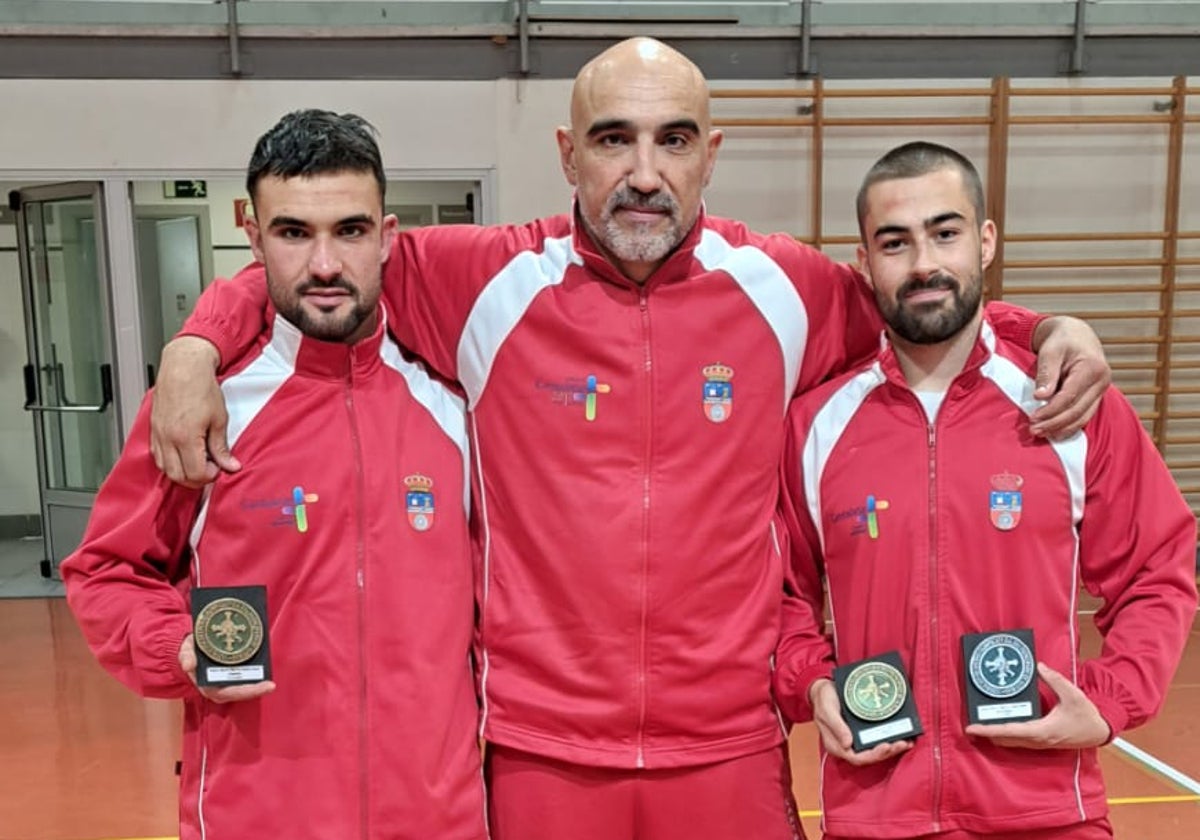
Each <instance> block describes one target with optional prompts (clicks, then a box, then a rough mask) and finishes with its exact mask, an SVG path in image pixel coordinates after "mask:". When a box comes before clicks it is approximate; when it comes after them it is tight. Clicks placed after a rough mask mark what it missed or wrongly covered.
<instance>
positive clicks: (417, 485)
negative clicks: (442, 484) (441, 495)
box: [404, 473, 433, 531]
mask: <svg viewBox="0 0 1200 840" xmlns="http://www.w3.org/2000/svg"><path fill="white" fill-rule="evenodd" d="M404 486H405V487H406V488H408V489H407V491H406V492H405V494H404V506H405V508H406V509H407V511H408V523H409V524H410V525H412V526H413V528H415V529H416V530H418V531H428V530H429V529H430V528H432V527H433V479H432V478H430V477H429V476H427V475H421V474H420V473H417V474H416V475H409V476H405V477H404Z"/></svg>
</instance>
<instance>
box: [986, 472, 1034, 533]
mask: <svg viewBox="0 0 1200 840" xmlns="http://www.w3.org/2000/svg"><path fill="white" fill-rule="evenodd" d="M1024 483H1025V479H1023V478H1021V476H1019V475H1015V474H1013V473H1010V472H1003V473H999V474H998V475H994V476H992V491H991V493H990V495H989V496H988V509H989V512H990V514H991V517H992V524H993V525H995V526H996V527H997V528H999V529H1000V530H1001V531H1011V530H1012V529H1013V528H1016V527H1017V524H1018V523H1019V522H1020V521H1021V485H1022V484H1024Z"/></svg>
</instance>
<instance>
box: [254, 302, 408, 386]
mask: <svg viewBox="0 0 1200 840" xmlns="http://www.w3.org/2000/svg"><path fill="white" fill-rule="evenodd" d="M267 315H268V317H269V318H270V323H271V337H270V339H269V340H268V341H267V347H266V348H264V352H275V353H277V354H278V355H279V356H281V357H282V358H283V359H285V360H290V361H291V363H292V366H293V368H294V369H295V372H296V373H297V374H299V375H301V376H311V377H315V378H319V379H346V378H350V379H357V378H359V377H362V376H366V375H368V374H370V373H371V372H372V371H374V370H375V369H376V368H378V367H379V365H380V364H381V358H380V350H381V347H382V345H383V342H384V337H385V335H386V334H387V310H386V308H384V306H383V305H382V304H380V305H379V317H378V318H377V319H376V323H375V330H374V332H372V333H371V334H370V335H369V336H367V337H366V338H363V339H361V340H359V341H356V342H355V343H354V344H343V343H342V342H338V341H321V340H319V339H316V338H311V337H309V336H307V335H304V334H303V333H301V332H300V330H299V329H298V328H297V327H296V325H295V324H293V323H292V322H291V321H288V320H287V319H285V318H284V317H283V316H282V315H280V314H279V313H278V312H276V311H275V307H274V306H271V305H270V304H269V303H268V305H267Z"/></svg>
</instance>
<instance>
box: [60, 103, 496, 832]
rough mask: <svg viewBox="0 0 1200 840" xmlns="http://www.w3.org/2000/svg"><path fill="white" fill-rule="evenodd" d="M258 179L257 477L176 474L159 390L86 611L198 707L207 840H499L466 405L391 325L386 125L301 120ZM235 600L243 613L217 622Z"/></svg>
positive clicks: (235, 426)
mask: <svg viewBox="0 0 1200 840" xmlns="http://www.w3.org/2000/svg"><path fill="white" fill-rule="evenodd" d="M247 185H248V187H249V189H250V193H251V196H252V197H253V201H254V215H253V216H252V217H249V218H248V219H247V220H246V233H247V236H248V237H249V239H250V243H251V247H252V248H253V250H254V254H255V257H257V259H258V260H259V261H260V262H261V263H262V264H263V266H264V268H265V278H263V277H262V276H261V275H260V278H259V282H261V283H264V285H265V290H266V293H267V296H268V297H269V299H270V302H271V307H272V312H271V315H270V318H269V324H268V325H267V326H266V328H265V329H264V330H263V331H262V334H261V335H260V336H259V337H258V339H257V340H256V342H255V343H254V345H253V346H252V347H250V348H249V349H247V350H245V351H244V352H242V353H241V354H240V355H239V356H238V357H237V358H235V359H231V361H230V365H229V366H228V371H227V373H226V374H225V375H224V377H223V378H222V381H221V384H220V388H221V392H222V394H223V395H224V398H225V399H226V401H227V404H228V406H229V413H230V424H229V436H230V442H231V444H232V446H233V451H234V452H236V453H237V454H238V456H239V457H240V458H242V459H243V460H244V462H245V463H246V468H245V469H243V470H241V471H240V472H237V473H228V474H223V475H221V476H220V477H219V478H218V479H217V480H216V481H215V482H213V483H212V484H211V485H210V486H209V487H207V488H206V489H205V490H204V491H199V490H191V489H188V488H185V487H182V486H180V485H177V484H172V483H171V482H169V481H167V480H166V479H165V478H164V477H163V476H162V475H161V474H160V472H159V471H158V469H157V468H156V467H155V465H154V460H153V458H152V456H151V454H150V450H149V399H147V401H146V402H145V403H144V404H143V406H142V409H141V411H140V412H139V414H138V417H137V421H136V422H135V425H134V428H133V430H132V432H131V434H130V437H129V441H128V443H127V445H126V447H125V450H124V452H122V454H121V457H120V459H119V460H118V462H117V464H116V466H115V468H114V469H113V471H112V473H111V474H110V476H109V477H108V479H107V480H106V481H105V483H104V486H103V487H102V488H101V489H100V492H99V494H98V496H97V498H96V504H95V507H94V509H93V512H92V518H91V521H90V522H89V523H88V528H87V532H86V533H85V535H84V539H83V542H82V544H81V545H80V547H79V549H78V550H77V551H76V552H75V553H74V554H72V555H71V556H70V557H68V558H67V559H66V560H65V561H64V563H63V566H62V573H63V580H64V582H65V583H66V589H67V598H68V601H69V603H70V606H71V609H72V610H73V611H74V613H75V615H76V617H77V618H78V620H79V624H80V626H81V627H82V629H83V632H84V636H85V637H86V639H87V641H88V644H89V645H90V646H91V648H92V650H93V652H94V653H95V654H96V656H97V657H98V658H99V660H100V662H101V664H102V665H103V666H104V667H105V668H107V669H108V670H109V671H110V672H111V673H113V674H114V675H115V676H116V677H117V678H118V679H119V680H121V681H122V682H123V683H125V684H126V685H128V686H129V687H130V688H132V689H133V690H134V691H137V692H138V693H139V694H142V695H144V696H147V697H163V698H175V697H178V698H181V699H182V700H183V702H184V738H183V761H182V764H181V773H180V803H179V816H180V838H181V840H200V838H206V840H245V838H253V837H263V838H267V837H280V838H283V837H286V838H312V840H318V838H319V840H327V839H328V838H351V837H356V838H362V840H368V838H380V839H381V840H382V838H388V840H400V839H401V838H408V840H484V838H486V837H487V830H486V826H485V820H484V803H483V785H482V779H481V771H480V757H479V750H478V744H477V742H476V737H475V731H476V727H477V722H478V710H477V705H476V702H475V691H474V681H473V678H472V675H471V670H470V662H469V660H470V644H471V634H472V611H471V591H472V580H471V563H470V558H469V537H468V532H467V507H468V481H467V440H466V428H465V416H464V413H463V406H462V403H461V400H460V399H459V398H458V397H456V396H455V395H453V394H452V393H450V392H449V391H447V390H446V389H445V388H444V387H443V386H441V385H439V384H438V383H437V382H435V381H433V380H432V379H431V378H430V377H429V375H428V374H427V373H426V372H425V370H424V369H423V368H422V367H421V366H420V365H418V364H415V363H413V362H411V361H409V360H408V359H406V358H405V357H404V356H403V355H402V354H401V351H400V350H399V348H398V347H397V345H396V344H395V343H394V342H393V341H392V340H391V339H390V338H388V336H387V335H386V331H385V326H386V324H387V320H388V319H387V313H386V310H385V308H384V306H383V305H382V304H381V303H380V299H379V298H380V280H381V273H382V263H383V261H384V260H385V259H386V258H387V256H388V253H389V251H390V248H391V246H392V240H393V239H394V237H395V235H396V229H397V223H396V219H395V217H393V216H385V215H384V213H383V194H384V193H383V191H384V188H385V184H384V181H383V169H382V165H381V163H380V155H379V149H378V148H377V146H376V144H375V140H374V138H373V137H372V129H371V127H370V126H369V125H368V124H367V123H366V122H365V121H364V120H362V119H360V118H359V117H356V116H354V115H351V114H345V115H338V114H334V113H331V112H329V111H298V112H296V113H292V114H288V115H287V116H285V117H284V118H283V119H282V120H280V122H279V123H278V124H277V125H276V126H275V127H274V128H272V129H271V130H270V131H268V132H267V133H266V134H265V135H263V137H262V138H261V139H260V140H259V143H258V145H257V147H256V148H255V152H254V158H253V161H252V163H251V174H250V177H249V178H248V180H247ZM213 587H218V588H221V589H222V592H224V593H227V594H228V595H229V599H232V600H228V599H226V600H222V601H220V602H218V603H221V604H222V610H223V611H218V612H214V613H213V614H212V616H211V617H210V618H206V617H205V616H206V613H205V611H204V610H201V611H200V613H199V615H198V617H197V619H196V623H195V626H194V627H193V619H192V613H191V610H190V608H189V603H190V602H192V601H194V600H195V599H198V598H201V597H202V596H205V597H206V596H207V594H208V592H209V590H210V588H213ZM245 587H265V589H266V596H265V613H266V615H265V621H264V620H263V619H264V616H262V615H261V613H260V612H259V611H257V610H256V609H254V606H255V605H254V603H253V600H252V599H250V598H249V596H246V597H245V598H243V597H241V593H243V592H245V591H247V590H245V589H243V588H245ZM228 588H233V589H232V590H230V589H228ZM201 603H204V601H203V600H200V601H196V605H197V606H199V604H201ZM255 628H257V629H255ZM193 633H194V634H195V635H196V636H200V637H202V638H201V639H200V641H199V647H200V648H201V650H202V651H203V652H204V653H205V654H206V656H208V657H216V658H217V661H218V662H222V663H225V664H223V665H217V666H213V667H209V664H208V662H207V661H206V660H200V661H199V662H198V655H197V652H196V645H195V644H194V641H193ZM214 634H215V636H216V637H217V638H218V639H219V640H224V644H225V647H226V648H231V649H234V650H236V651H237V652H238V653H239V654H241V653H244V651H242V650H241V646H242V644H243V643H247V642H248V641H249V640H250V639H252V638H260V637H262V636H265V637H266V639H267V640H268V647H269V657H270V662H269V666H270V669H271V677H272V679H270V680H263V679H261V676H265V674H266V670H265V669H266V667H267V664H266V663H263V662H257V661H256V660H254V659H251V660H249V662H248V663H243V662H242V661H241V659H240V656H239V657H232V656H231V657H230V658H229V660H228V661H227V660H225V659H224V658H222V657H221V654H222V653H223V649H222V647H221V644H218V645H217V646H216V648H215V649H214V648H213V646H212V644H211V637H212V636H213V635H214ZM206 645H207V646H206ZM230 662H234V663H235V664H233V665H231V664H229V663H230ZM198 668H203V678H202V679H199V680H198V675H197V670H198ZM252 668H262V669H263V671H262V672H261V673H260V674H259V675H257V676H259V678H258V679H257V680H256V681H251V682H248V683H244V684H222V683H223V681H226V680H228V681H229V682H237V681H239V680H241V679H250V680H254V679H255V676H256V674H254V673H252V672H251V669H252Z"/></svg>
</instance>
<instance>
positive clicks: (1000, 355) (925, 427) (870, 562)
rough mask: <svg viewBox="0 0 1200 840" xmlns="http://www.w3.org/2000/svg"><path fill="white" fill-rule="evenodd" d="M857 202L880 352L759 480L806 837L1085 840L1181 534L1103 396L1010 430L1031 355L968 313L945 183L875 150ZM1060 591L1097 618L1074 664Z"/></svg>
mask: <svg viewBox="0 0 1200 840" xmlns="http://www.w3.org/2000/svg"><path fill="white" fill-rule="evenodd" d="M859 195H860V202H859V224H860V227H861V228H862V232H863V234H862V244H861V245H860V246H859V249H858V256H859V265H860V267H861V268H862V271H863V273H864V274H865V275H866V277H867V279H868V281H869V282H870V284H871V287H872V288H873V289H874V292H875V298H876V301H877V302H878V304H879V309H880V311H881V312H882V313H883V317H884V320H885V322H886V324H887V331H886V333H887V342H886V346H885V347H884V349H883V350H882V351H880V353H879V354H878V356H877V357H876V358H875V359H874V361H872V362H871V363H870V364H869V365H868V366H866V367H864V368H862V369H861V370H859V371H857V372H854V373H851V374H847V375H846V376H844V377H841V378H838V379H835V380H833V381H831V382H828V383H826V384H824V385H822V386H821V387H819V388H817V389H815V390H813V391H811V392H809V393H808V394H805V395H803V396H801V397H800V398H799V399H797V400H796V402H795V404H794V406H793V408H792V410H791V414H790V424H789V437H788V443H787V445H786V447H785V455H784V461H783V472H784V498H783V503H782V518H783V519H784V521H785V523H786V525H787V530H788V532H789V534H790V536H791V540H790V543H791V546H792V558H791V574H790V575H789V582H788V588H789V591H790V594H791V597H789V599H788V600H787V602H786V604H785V610H784V622H783V625H784V626H783V632H782V636H781V641H780V644H779V649H778V654H777V659H776V662H777V670H776V672H775V675H774V686H775V692H776V696H777V698H778V700H779V702H780V705H781V706H782V708H783V710H784V711H785V713H786V714H787V715H788V716H789V717H790V718H792V719H793V720H807V719H809V718H812V719H814V720H815V722H816V725H817V728H818V730H819V732H820V736H821V746H822V751H823V753H824V755H825V760H823V761H822V762H821V787H820V790H821V807H822V812H823V828H824V830H825V832H826V833H825V837H826V838H827V840H835V838H836V840H844V839H845V838H868V837H869V838H922V840H973V838H981V839H982V838H989V839H990V840H1016V839H1017V838H1019V839H1020V840H1051V838H1053V840H1096V839H1097V838H1106V837H1111V836H1112V831H1111V828H1110V827H1109V824H1108V820H1107V817H1106V814H1107V811H1108V807H1107V802H1106V800H1105V794H1104V783H1103V779H1102V778H1101V775H1100V767H1099V762H1098V757H1097V747H1099V746H1100V745H1102V744H1104V743H1107V742H1108V741H1109V740H1111V739H1112V738H1114V737H1115V736H1117V735H1119V734H1120V733H1121V732H1122V731H1124V730H1126V729H1129V728H1132V727H1135V726H1138V725H1140V724H1142V723H1144V722H1145V721H1146V720H1148V719H1149V718H1150V717H1151V716H1152V715H1153V714H1155V712H1157V710H1158V709H1159V708H1160V706H1161V704H1162V701H1163V698H1164V696H1165V694H1166V691H1167V687H1168V685H1169V684H1170V681H1171V677H1172V675H1173V673H1174V671H1175V668H1176V667H1177V665H1178V664H1179V658H1180V656H1181V654H1182V651H1183V646H1184V644H1185V642H1186V640H1187V636H1188V630H1189V628H1190V626H1191V622H1192V618H1193V616H1194V615H1195V612H1196V587H1195V579H1194V562H1195V546H1196V523H1195V518H1194V517H1193V516H1192V513H1191V511H1190V510H1189V509H1188V506H1187V504H1186V503H1185V502H1184V500H1183V498H1182V497H1181V496H1180V493H1179V490H1178V488H1177V487H1176V486H1175V482H1174V480H1173V479H1172V477H1171V474H1170V472H1169V471H1168V470H1167V468H1166V465H1165V464H1163V462H1162V459H1161V458H1160V457H1159V455H1158V453H1157V452H1156V451H1155V449H1154V446H1153V444H1152V443H1151V441H1150V439H1149V438H1148V436H1147V435H1146V433H1145V431H1144V430H1143V428H1142V426H1141V423H1140V421H1139V420H1138V417H1137V415H1136V414H1135V413H1134V411H1133V408H1132V407H1131V406H1130V405H1129V403H1128V401H1127V400H1126V399H1125V398H1124V397H1123V396H1122V395H1121V394H1120V393H1119V392H1118V391H1117V390H1116V389H1115V388H1109V389H1108V390H1107V391H1106V392H1105V394H1104V397H1103V399H1102V400H1101V402H1100V408H1099V410H1098V411H1097V412H1096V415H1095V416H1094V417H1093V418H1092V419H1091V420H1090V421H1089V422H1088V423H1087V424H1086V425H1085V426H1084V427H1083V429H1082V431H1079V432H1076V433H1075V434H1074V435H1072V436H1070V437H1067V438H1064V439H1061V440H1057V441H1049V440H1039V439H1036V438H1034V437H1032V436H1031V435H1030V434H1029V433H1028V426H1029V415H1030V414H1031V413H1032V412H1033V410H1034V409H1035V408H1036V407H1037V405H1038V401H1037V400H1036V399H1035V398H1034V396H1033V392H1034V380H1033V366H1034V359H1033V357H1032V355H1031V354H1030V353H1029V352H1028V350H1026V349H1025V348H1024V347H1020V346H1016V345H1014V344H1012V343H1011V342H1008V341H1005V340H1004V339H1003V338H1002V337H1000V336H998V335H997V334H996V332H995V331H994V330H993V328H992V324H991V323H990V321H989V319H988V318H987V317H986V316H985V314H984V312H983V311H982V309H981V308H980V305H979V298H980V288H981V286H982V283H983V269H984V268H985V267H986V266H987V265H988V264H989V263H990V262H991V260H992V256H993V254H994V251H995V245H996V237H997V231H996V226H995V225H994V224H993V223H992V222H991V221H990V220H988V219H985V218H984V217H983V216H982V215H980V213H981V207H982V201H981V198H982V191H981V189H980V187H979V176H978V174H977V173H976V171H975V168H974V167H973V166H972V165H971V164H970V162H968V161H966V159H965V158H963V157H962V156H961V155H959V154H958V153H957V152H954V151H953V150H951V149H947V148H945V147H941V146H936V145H933V144H929V143H912V144H908V145H905V146H901V147H899V148H897V149H894V150H893V151H891V152H889V153H888V154H887V155H886V156H885V157H884V158H883V160H881V161H880V163H879V164H877V165H876V167H875V168H873V169H872V170H871V172H870V174H868V176H867V179H866V181H865V182H864V188H863V190H862V192H860V194H859ZM822 578H823V579H824V582H825V583H826V584H827V588H828V603H829V612H830V616H831V618H832V620H833V628H832V634H831V635H828V636H827V634H826V632H825V621H824V604H825V601H824V598H823V587H822ZM1081 585H1082V586H1083V587H1084V588H1085V589H1086V590H1087V591H1088V592H1090V593H1091V594H1092V595H1094V596H1097V597H1099V598H1100V599H1101V600H1102V601H1103V606H1102V607H1101V608H1100V610H1099V611H1098V612H1097V613H1096V618H1095V621H1096V626H1097V628H1098V629H1099V631H1100V635H1101V636H1102V637H1103V639H1104V644H1103V648H1102V649H1101V652H1100V654H1099V656H1097V657H1095V658H1093V659H1090V660H1087V661H1083V660H1081V659H1080V655H1079V627H1078V614H1077V597H1078V592H1079V588H1080V586H1081ZM1028 631H1032V632H1031V634H1030V635H1025V634H1026V633H1027V632H1028ZM893 651H894V652H896V653H898V655H899V662H900V664H901V665H903V669H902V670H901V669H899V668H897V666H896V665H895V663H893V662H889V661H888V660H887V659H886V657H887V655H888V654H889V653H891V652H893ZM1035 652H1036V660H1035ZM1035 662H1036V665H1035ZM839 665H840V666H845V669H846V670H844V671H842V672H839V675H840V674H841V673H844V674H845V676H844V678H843V679H844V683H843V687H842V689H841V692H840V693H839V690H838V689H837V687H835V682H834V681H833V679H832V677H833V676H834V668H835V666H839ZM888 667H890V668H892V669H893V670H891V671H888V670H887V668H888ZM905 672H906V673H907V679H905V678H904V676H903V674H904V673H905ZM988 672H990V673H991V675H992V676H991V677H990V678H989V677H987V676H986V674H987V673H988ZM855 674H860V675H861V678H856V677H855ZM876 677H878V679H876ZM1038 677H1040V678H1041V680H1042V682H1041V683H1040V685H1039V684H1038V683H1037V678H1038ZM856 689H861V693H856ZM909 694H910V695H911V698H912V699H911V702H912V706H913V709H914V711H915V719H914V717H913V715H912V714H909V713H908V712H905V711H902V709H903V702H904V701H902V700H901V699H900V698H902V697H904V696H906V695H909ZM1039 694H1040V699H1039V697H1038V695H1039ZM885 700H886V702H885ZM843 704H844V705H845V706H846V707H847V708H848V709H850V710H851V711H850V712H849V713H846V714H844V713H843V712H842V707H843ZM1039 705H1040V706H1041V707H1042V708H1043V709H1044V710H1045V716H1044V717H1039V716H1038V712H1036V711H1035V709H1036V708H1037V707H1038V706H1039ZM877 708H878V709H879V714H876V713H875V711H876V709H877ZM884 712H886V714H885V713H884ZM917 720H919V722H920V725H921V726H922V727H923V729H924V732H923V734H918V735H917V736H916V737H915V740H914V739H912V738H908V739H906V740H899V741H889V740H888V739H889V738H893V737H903V736H905V735H906V734H907V733H909V732H918V727H917V723H916V721H917ZM863 721H865V723H864V722H863ZM972 721H978V722H972ZM988 721H991V722H988ZM850 722H854V723H855V725H856V728H857V730H858V736H857V738H858V740H857V741H855V740H854V738H855V736H854V734H853V732H852V730H851V727H850V725H849V723H850ZM855 745H857V746H858V751H856V750H855Z"/></svg>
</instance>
